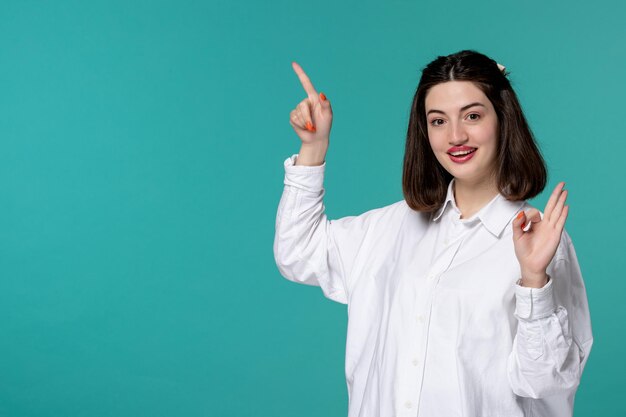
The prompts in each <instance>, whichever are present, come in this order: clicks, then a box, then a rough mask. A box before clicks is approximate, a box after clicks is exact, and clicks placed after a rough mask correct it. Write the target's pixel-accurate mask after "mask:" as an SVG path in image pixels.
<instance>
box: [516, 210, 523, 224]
mask: <svg viewBox="0 0 626 417" xmlns="http://www.w3.org/2000/svg"><path fill="white" fill-rule="evenodd" d="M522 216H524V212H523V211H520V212H519V213H518V214H517V219H518V220H519V219H521V218H522ZM522 227H524V226H522Z"/></svg>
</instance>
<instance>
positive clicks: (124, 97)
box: [0, 0, 626, 417]
mask: <svg viewBox="0 0 626 417" xmlns="http://www.w3.org/2000/svg"><path fill="white" fill-rule="evenodd" d="M0 6H1V7H0V416H10V417H35V416H37V417H44V416H45V417H48V416H49V417H53V416H64V417H74V416H90V417H91V416H93V417H100V416H115V417H126V416H129V417H130V416H133V417H135V416H151V417H157V416H185V417H195V416H216V417H222V416H224V417H225V416H233V417H234V416H237V417H240V416H299V417H313V416H345V415H346V411H347V391H346V385H345V380H344V374H343V364H344V363H343V360H344V357H343V355H344V347H345V332H346V308H345V306H343V305H340V304H336V303H334V302H332V301H330V300H328V299H326V298H324V297H323V295H322V292H321V291H320V290H319V288H314V287H307V286H301V285H296V284H293V283H291V282H289V281H287V280H285V279H283V278H282V277H281V276H280V274H279V272H278V269H277V268H276V265H275V264H274V258H273V252H272V244H273V239H274V221H275V215H276V208H277V206H278V201H279V199H280V195H281V192H282V187H283V175H284V170H283V161H284V160H285V158H287V157H288V156H290V155H291V154H293V153H297V152H298V150H299V139H298V138H297V136H296V135H295V133H294V132H293V130H292V128H291V126H290V125H289V122H288V119H289V112H290V111H291V109H292V108H293V106H295V105H296V104H297V103H298V102H299V101H300V100H302V99H303V98H304V92H303V90H302V88H301V86H300V83H299V81H298V79H297V77H296V75H295V74H294V73H293V71H292V68H291V61H294V60H295V61H297V62H298V63H300V64H301V65H302V66H303V68H304V69H305V71H307V72H308V73H309V75H310V76H311V79H312V81H313V83H314V84H315V86H316V87H317V88H318V90H319V91H323V92H324V93H326V95H327V96H328V98H329V99H330V101H331V103H332V105H333V110H334V123H333V130H332V135H331V146H330V150H329V154H328V157H327V164H328V168H327V177H326V187H327V194H326V206H327V213H328V215H329V216H330V217H331V218H338V217H342V216H347V215H353V214H359V213H362V212H364V211H366V210H369V209H372V208H375V207H380V206H383V205H386V204H390V203H392V202H395V201H398V200H399V199H401V198H402V194H401V185H400V179H401V166H402V155H403V149H404V139H405V134H406V126H407V121H408V114H409V107H410V103H411V99H412V96H413V93H414V89H415V86H416V85H417V82H418V79H419V75H420V70H421V68H422V67H423V66H424V65H425V64H426V63H428V62H429V61H431V60H432V59H434V58H435V57H436V56H437V55H445V54H449V53H452V52H456V51H458V50H461V49H476V50H479V51H481V52H483V53H486V54H488V55H490V56H492V57H493V58H495V59H497V60H498V61H499V62H500V63H502V64H504V65H506V67H507V69H508V70H509V71H510V79H511V80H512V82H513V85H514V87H515V88H516V90H517V92H518V94H519V97H520V99H521V101H522V105H523V107H524V109H525V111H526V114H527V116H528V119H529V121H530V123H531V126H532V128H533V129H534V132H535V134H536V136H537V139H538V141H539V142H540V145H541V147H542V150H543V152H544V154H545V157H546V159H547V161H548V163H549V168H550V180H549V185H548V188H547V189H549V190H551V189H552V187H554V185H555V184H556V183H557V182H558V181H559V180H565V181H566V182H567V187H568V188H569V190H570V198H569V201H570V204H571V214H570V217H569V219H568V223H567V226H566V227H567V229H568V231H569V233H570V234H571V236H572V238H573V240H574V243H575V246H576V249H577V252H578V256H579V259H580V264H581V268H582V270H583V275H584V277H585V281H586V285H587V290H588V296H589V302H590V307H591V313H592V323H593V329H594V336H595V344H594V347H593V349H592V353H591V357H590V359H589V362H588V365H587V368H586V370H585V374H584V376H583V380H582V385H581V387H580V389H579V392H578V396H577V401H576V414H575V415H576V416H577V417H583V416H603V415H604V416H612V415H618V414H620V413H622V412H623V408H624V406H623V393H622V387H623V380H624V375H625V374H626V360H625V359H624V353H623V351H624V344H625V343H626V336H624V332H623V328H624V321H625V319H626V314H625V313H626V302H624V299H623V298H622V297H624V293H625V291H626V284H625V280H624V270H626V262H625V259H626V256H624V252H625V251H624V246H625V245H624V243H623V242H624V235H625V233H626V227H625V221H624V213H623V212H622V211H621V210H622V209H623V208H624V207H625V205H626V199H625V197H624V192H623V183H624V179H625V176H624V167H625V165H626V164H625V163H624V158H623V157H622V151H623V150H624V143H625V141H626V136H625V129H624V126H625V123H624V120H625V119H626V117H625V114H624V109H625V107H624V97H626V82H625V81H624V74H626V53H625V52H626V48H625V46H624V45H625V44H624V39H626V25H624V21H625V20H626V19H625V17H626V6H625V3H624V2H622V1H619V0H615V1H606V0H599V1H594V2H589V1H584V2H575V1H568V2H552V1H545V0H542V1H538V0H530V1H515V2H514V1H502V0H500V1H478V2H467V1H463V2H461V1H456V0H455V1H445V2H433V1H430V2H426V1H416V0H412V1H409V0H384V1H376V2H373V1H330V0H318V1H316V2H293V1H248V0H241V1H226V0H215V1H183V0H176V1H173V0H171V1H129V0H126V1H119V0H108V1H94V0H90V1H77V0H76V1H61V0H59V1H30V0H22V1H2V2H1V3H0ZM545 201H546V194H545V193H544V194H543V195H542V196H540V197H539V198H537V199H536V200H535V203H536V205H538V206H540V207H541V208H543V205H544V204H545Z"/></svg>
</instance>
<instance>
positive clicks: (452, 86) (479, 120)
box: [425, 81, 498, 184]
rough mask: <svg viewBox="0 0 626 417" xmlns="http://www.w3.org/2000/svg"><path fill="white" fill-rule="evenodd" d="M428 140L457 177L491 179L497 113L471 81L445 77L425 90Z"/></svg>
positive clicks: (475, 181) (468, 180)
mask: <svg viewBox="0 0 626 417" xmlns="http://www.w3.org/2000/svg"><path fill="white" fill-rule="evenodd" d="M425 104H426V121H427V123H428V140H429V142H430V146H431V148H432V150H433V152H434V154H435V156H436V157H437V160H438V161H439V163H440V164H441V165H442V166H443V167H444V168H445V170H446V171H448V172H449V173H450V174H451V175H452V176H453V177H454V178H456V179H457V181H462V182H466V183H468V184H478V183H482V182H484V181H491V180H493V179H494V178H495V177H492V174H493V173H494V168H495V166H496V164H495V162H496V157H497V143H498V117H497V115H496V112H495V110H494V108H493V105H492V104H491V101H489V99H488V98H487V96H486V95H485V94H484V93H483V92H482V91H481V90H480V89H479V88H478V87H477V86H476V85H475V84H474V83H472V82H470V81H448V82H445V83H441V84H437V85H435V86H434V87H431V88H430V90H429V91H428V93H427V94H426V99H425Z"/></svg>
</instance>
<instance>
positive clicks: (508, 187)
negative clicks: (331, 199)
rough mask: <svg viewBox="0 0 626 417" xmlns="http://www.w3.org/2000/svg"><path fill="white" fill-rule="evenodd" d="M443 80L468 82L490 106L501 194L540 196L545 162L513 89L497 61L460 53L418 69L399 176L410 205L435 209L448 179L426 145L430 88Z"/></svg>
mask: <svg viewBox="0 0 626 417" xmlns="http://www.w3.org/2000/svg"><path fill="white" fill-rule="evenodd" d="M447 81H471V82H473V83H474V85H476V86H477V87H478V88H480V90H481V91H482V92H483V93H484V94H485V95H486V96H487V98H488V99H489V100H490V101H491V103H492V104H493V107H494V109H495V111H496V115H497V117H498V133H499V138H498V146H497V148H498V151H497V158H498V161H497V165H496V178H497V184H498V189H499V191H500V193H501V194H502V195H503V196H504V197H505V198H507V199H508V200H512V201H519V200H526V199H529V198H532V197H534V196H536V195H537V194H539V193H540V192H541V191H542V190H543V189H544V187H545V185H546V177H547V171H546V164H545V161H544V159H543V157H542V156H541V153H540V152H539V148H538V147H537V143H536V142H535V138H534V135H533V133H532V131H531V130H530V127H529V126H528V122H527V121H526V117H525V116H524V113H523V111H522V107H521V106H520V103H519V100H518V99H517V95H516V94H515V91H513V88H512V87H511V84H510V82H509V80H508V78H507V77H506V75H505V74H503V73H502V71H500V68H498V64H497V62H496V61H494V60H493V59H491V58H489V57H487V56H486V55H483V54H481V53H479V52H476V51H472V50H464V51H460V52H457V53H455V54H451V55H448V56H440V57H438V58H437V59H435V60H434V61H432V62H431V63H430V64H428V65H427V66H426V67H425V68H424V69H423V70H422V76H421V78H420V82H419V84H418V86H417V91H416V92H415V96H414V98H413V104H412V106H411V115H410V118H409V127H408V132H407V136H406V147H405V152H404V167H403V172H402V191H403V193H404V199H405V200H406V202H407V204H408V205H409V207H411V208H412V209H413V210H417V211H425V212H434V211H436V210H437V209H438V208H440V207H441V204H443V202H444V199H445V196H446V192H447V188H448V184H449V183H450V181H451V180H452V176H451V175H450V174H449V173H448V172H447V171H446V170H445V169H444V168H443V167H442V166H441V164H439V162H438V161H437V158H436V157H435V155H434V153H433V151H432V149H431V147H430V143H429V141H428V125H427V121H426V109H425V99H426V94H427V93H428V91H429V90H430V88H431V87H433V86H435V85H437V84H440V83H443V82H447Z"/></svg>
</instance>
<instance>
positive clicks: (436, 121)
mask: <svg viewBox="0 0 626 417" xmlns="http://www.w3.org/2000/svg"><path fill="white" fill-rule="evenodd" d="M439 122H441V123H439ZM430 124H431V125H433V126H441V125H442V124H443V119H433V120H432V121H431V122H430Z"/></svg>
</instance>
